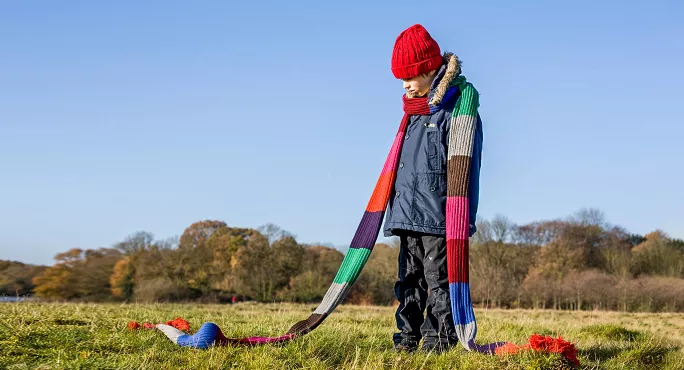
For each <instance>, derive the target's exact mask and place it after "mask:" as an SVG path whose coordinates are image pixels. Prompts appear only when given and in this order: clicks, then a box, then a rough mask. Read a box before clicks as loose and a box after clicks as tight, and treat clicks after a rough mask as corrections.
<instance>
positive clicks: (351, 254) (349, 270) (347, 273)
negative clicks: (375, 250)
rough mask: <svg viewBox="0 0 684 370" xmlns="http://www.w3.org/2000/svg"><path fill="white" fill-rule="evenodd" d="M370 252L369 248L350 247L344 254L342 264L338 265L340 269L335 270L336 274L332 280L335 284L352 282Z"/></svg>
mask: <svg viewBox="0 0 684 370" xmlns="http://www.w3.org/2000/svg"><path fill="white" fill-rule="evenodd" d="M370 254H371V250H370V249H366V248H350V249H349V251H347V255H346V256H344V260H343V261H342V266H340V269H339V270H338V271H337V276H335V280H333V282H335V283H337V284H343V283H349V284H353V283H354V281H356V278H357V277H358V276H359V273H360V272H361V269H363V265H364V264H365V263H366V261H367V260H368V256H370Z"/></svg>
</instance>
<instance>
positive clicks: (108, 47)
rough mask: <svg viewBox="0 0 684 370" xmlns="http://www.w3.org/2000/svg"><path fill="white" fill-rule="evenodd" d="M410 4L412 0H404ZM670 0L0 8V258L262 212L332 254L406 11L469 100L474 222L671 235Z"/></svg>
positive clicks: (673, 77) (362, 172)
mask: <svg viewBox="0 0 684 370" xmlns="http://www.w3.org/2000/svg"><path fill="white" fill-rule="evenodd" d="M421 4H422V5H421ZM682 4H684V3H682V2H681V1H669V2H663V1H649V2H644V1H639V2H637V1H595V0H594V1H584V0H580V1H572V2H564V3H563V4H561V3H560V2H549V1H516V2H511V1H469V2H463V1H458V2H457V1H428V2H422V3H421V2H419V1H415V0H414V1H385V2H381V1H333V2H328V1H278V2H276V1H273V2H263V1H244V2H238V1H202V2H186V1H182V2H181V1H178V2H174V1H145V2H140V1H116V2H107V3H105V2H94V1H68V2H52V1H42V2H40V1H38V2H9V1H6V2H2V3H0V35H2V36H1V37H0V259H15V260H21V261H26V262H32V263H52V257H53V256H54V255H55V254H56V253H58V252H61V251H64V250H67V249H69V248H74V247H79V248H98V247H109V246H111V245H112V244H113V243H115V242H117V241H120V240H122V239H123V238H125V237H126V236H127V235H128V234H130V233H133V232H135V231H139V230H146V231H149V232H152V233H153V234H154V235H155V236H156V237H157V238H159V239H163V238H166V237H171V236H174V235H180V234H181V233H182V232H183V229H184V228H185V227H187V226H188V225H189V224H191V223H192V222H195V221H199V220H204V219H219V220H224V221H225V222H226V223H228V224H229V225H231V226H240V227H258V226H260V225H263V224H265V223H269V222H270V223H275V224H277V225H279V226H280V227H282V228H283V229H285V230H287V231H290V232H291V233H293V234H295V235H296V236H297V239H298V240H299V241H300V242H322V243H331V244H334V245H335V246H338V247H339V248H340V249H343V250H344V249H345V248H346V246H347V245H348V243H349V242H350V241H351V238H352V236H353V234H354V231H355V229H356V226H357V224H358V222H359V220H360V218H361V216H362V213H363V210H364V208H365V206H366V203H367V201H368V199H369V197H370V195H371V191H372V189H373V186H374V185H375V181H376V180H377V176H378V175H379V173H380V170H381V167H382V165H383V163H384V160H385V158H386V156H387V153H388V150H389V147H390V145H391V143H392V140H393V136H394V134H395V132H396V129H397V127H398V125H399V121H400V119H401V116H402V109H401V99H400V97H401V94H402V89H401V83H400V82H399V81H397V80H395V79H394V78H393V76H392V74H391V72H390V56H391V52H392V46H393V43H394V40H395V38H396V36H397V35H398V34H399V33H400V32H401V31H402V30H403V29H405V28H406V27H409V26H411V25H412V24H415V23H421V24H423V25H424V26H425V27H426V28H427V29H428V31H429V32H430V33H431V34H432V36H433V37H434V38H435V39H436V40H437V42H438V43H439V44H440V46H441V47H442V50H448V51H452V52H454V53H456V54H457V55H458V56H459V57H460V58H461V59H462V61H463V73H464V75H465V76H466V77H467V78H468V79H469V80H470V81H471V82H473V84H474V85H475V86H476V87H477V89H478V90H479V91H480V93H481V107H480V113H481V115H482V118H483V121H484V135H485V139H484V153H483V167H482V174H481V191H480V213H479V217H484V218H491V217H492V216H494V215H495V214H497V213H500V214H503V215H506V216H508V217H509V218H510V219H511V220H513V221H515V222H518V223H525V222H529V221H533V220H540V219H551V218H557V217H565V216H567V215H569V214H571V213H573V212H574V211H576V210H578V209H580V208H582V207H597V208H600V209H601V210H603V211H604V212H605V213H606V215H607V217H608V219H609V221H611V222H612V223H614V224H618V225H622V226H624V227H626V228H627V229H628V230H629V231H631V232H635V233H647V232H649V231H652V230H654V229H656V228H661V229H663V230H664V231H666V232H667V233H669V234H670V235H672V236H675V237H679V238H684V196H683V195H682V189H684V165H683V163H682V162H683V160H684V145H682V139H683V138H684V124H683V123H684V122H683V121H684V120H683V117H684V88H683V86H684V69H683V68H682V66H684V42H683V41H682V40H683V39H684V5H682Z"/></svg>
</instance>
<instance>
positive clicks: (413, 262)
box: [384, 24, 482, 352]
mask: <svg viewBox="0 0 684 370" xmlns="http://www.w3.org/2000/svg"><path fill="white" fill-rule="evenodd" d="M392 73H393V74H394V76H395V77H396V78H397V79H401V80H402V81H403V87H404V89H405V90H406V98H409V99H408V100H411V99H410V98H425V97H427V99H428V101H429V102H430V114H413V115H411V117H410V120H409V122H408V126H407V128H406V136H405V138H404V140H405V141H404V143H403V147H402V150H401V155H400V157H399V166H398V169H397V175H396V179H395V183H394V190H393V193H392V194H391V197H390V201H389V205H388V211H387V216H386V219H385V227H384V235H385V236H392V235H396V236H398V237H399V239H400V252H399V261H398V262H399V273H398V280H397V282H396V284H395V288H394V291H395V295H396V297H397V299H398V300H399V307H398V308H397V311H396V314H395V317H396V322H397V328H398V329H399V332H398V333H395V334H394V338H393V339H394V347H395V349H396V350H398V351H413V350H415V349H416V348H417V347H418V343H419V342H420V340H421V338H422V339H423V345H422V349H423V350H426V351H436V352H442V351H444V350H447V349H448V348H449V347H451V346H453V345H455V344H456V343H457V338H456V333H455V329H454V322H453V318H452V314H451V300H450V297H449V281H448V276H447V263H446V255H447V254H446V199H447V176H446V175H447V162H446V159H447V142H448V138H449V129H450V121H451V115H452V111H453V109H454V105H455V104H456V101H457V100H458V97H459V94H460V91H459V92H457V93H455V94H450V93H449V91H451V90H448V88H449V84H450V83H451V81H452V80H453V79H454V78H456V77H458V75H459V74H460V73H461V66H460V62H459V60H458V58H457V57H456V56H455V55H453V54H451V53H444V55H442V54H441V51H440V48H439V45H438V44H437V42H435V40H434V39H432V37H431V36H430V34H429V33H428V32H427V30H426V29H425V28H423V26H421V25H418V24H417V25H414V26H411V27H409V28H408V29H406V30H404V31H403V32H402V33H401V34H400V35H399V37H397V40H396V42H395V44H394V51H393V53H392ZM481 152H482V122H481V120H480V117H479V115H478V117H477V127H476V129H475V137H474V144H473V153H472V160H471V162H470V182H469V183H468V192H469V194H470V197H469V200H468V201H469V219H470V224H469V225H468V226H469V236H472V235H473V234H474V233H475V230H476V229H475V216H476V214H477V205H478V191H479V190H478V187H479V173H480V158H481ZM428 289H429V295H428ZM424 311H427V312H426V316H425V318H424V317H423V312H424Z"/></svg>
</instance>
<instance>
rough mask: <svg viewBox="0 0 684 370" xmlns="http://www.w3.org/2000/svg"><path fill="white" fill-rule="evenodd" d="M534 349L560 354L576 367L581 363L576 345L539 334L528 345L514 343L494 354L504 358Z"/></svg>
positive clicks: (500, 348) (501, 347)
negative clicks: (504, 356)
mask: <svg viewBox="0 0 684 370" xmlns="http://www.w3.org/2000/svg"><path fill="white" fill-rule="evenodd" d="M528 349H532V350H535V351H542V352H548V353H560V354H561V355H563V356H564V357H565V358H566V359H567V360H568V361H570V362H571V363H573V364H574V365H575V366H579V365H580V362H579V360H578V359H577V349H576V348H575V345H574V344H572V343H571V342H568V341H566V340H564V339H563V338H561V337H558V338H553V337H550V336H548V335H547V336H542V335H539V334H533V335H532V336H531V337H530V338H529V339H528V343H527V344H523V345H521V346H516V345H515V344H512V343H506V344H504V345H503V346H500V347H497V348H496V349H495V350H494V352H495V353H496V354H497V355H499V356H503V355H506V354H515V353H518V352H520V351H524V350H528Z"/></svg>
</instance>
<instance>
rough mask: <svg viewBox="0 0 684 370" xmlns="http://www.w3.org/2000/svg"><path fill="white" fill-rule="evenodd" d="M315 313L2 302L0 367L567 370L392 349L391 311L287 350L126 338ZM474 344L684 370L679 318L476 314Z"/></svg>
mask: <svg viewBox="0 0 684 370" xmlns="http://www.w3.org/2000/svg"><path fill="white" fill-rule="evenodd" d="M314 308H315V306H314V305H294V304H268V305H265V304H252V303H239V304H236V305H182V304H151V305H138V304H122V305H118V304H73V303H69V304H57V303H54V304H47V303H43V304H42V303H3V304H0V369H35V368H39V369H167V368H173V369H179V368H183V369H221V368H245V369H271V368H275V369H292V368H306V369H334V368H342V369H362V368H363V369H366V368H367V369H385V368H386V369H418V368H434V369H571V368H572V367H571V366H570V365H569V364H568V363H566V362H565V361H564V360H563V359H562V358H561V357H559V356H557V355H548V354H542V353H537V352H525V353H522V354H517V355H510V356H506V357H499V356H489V355H482V354H478V353H467V352H466V351H464V350H463V349H462V348H461V347H460V346H459V347H458V348H455V349H453V350H451V351H450V352H448V353H445V354H441V355H436V354H434V353H420V352H417V353H413V354H398V353H394V352H393V351H392V340H391V337H392V333H393V332H394V330H395V327H394V316H393V314H394V308H392V307H374V306H346V305H344V306H341V307H339V308H338V309H337V310H336V311H335V313H334V314H333V315H332V316H331V317H329V318H328V319H327V320H326V321H325V322H324V323H323V325H322V326H321V327H319V328H318V329H317V330H315V331H313V332H312V333H310V334H308V335H306V336H304V337H302V338H299V339H297V340H294V341H292V342H289V343H287V344H284V345H267V346H260V347H251V348H250V347H219V348H211V349H209V350H193V349H187V348H180V347H177V346H176V345H174V344H172V343H171V342H170V341H169V340H168V339H166V337H164V336H163V335H162V334H161V333H159V332H157V331H148V330H142V331H137V332H129V331H128V330H127V329H126V325H127V323H128V322H129V321H132V320H135V321H139V322H143V321H149V322H162V321H167V320H170V319H173V318H176V317H178V316H181V317H183V318H185V319H186V320H188V321H190V324H191V326H192V328H193V329H197V327H198V326H199V325H200V324H201V323H203V322H205V321H213V322H216V323H217V324H219V326H221V328H222V329H223V331H224V332H225V334H226V335H228V336H236V337H237V336H247V335H276V334H282V333H284V332H285V331H286V330H287V329H288V328H289V327H290V326H291V325H292V324H293V323H294V322H296V321H298V320H300V319H303V318H306V317H307V316H308V315H309V313H310V312H311V311H312V310H313V309H314ZM476 316H477V318H478V343H488V342H494V341H511V342H514V343H517V344H521V343H524V342H525V341H526V339H527V337H528V336H529V335H531V334H533V333H540V334H549V335H553V336H557V335H562V336H563V337H564V338H565V339H567V340H570V341H572V342H574V343H575V344H576V345H577V347H578V350H579V359H580V361H581V362H582V368H583V369H630V370H631V369H672V370H675V369H676V370H681V369H684V350H683V349H682V348H683V347H684V315H683V314H630V313H614V312H609V313H605V312H598V313H597V312H567V311H538V310H537V311H533V310H487V311H485V310H476Z"/></svg>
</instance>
